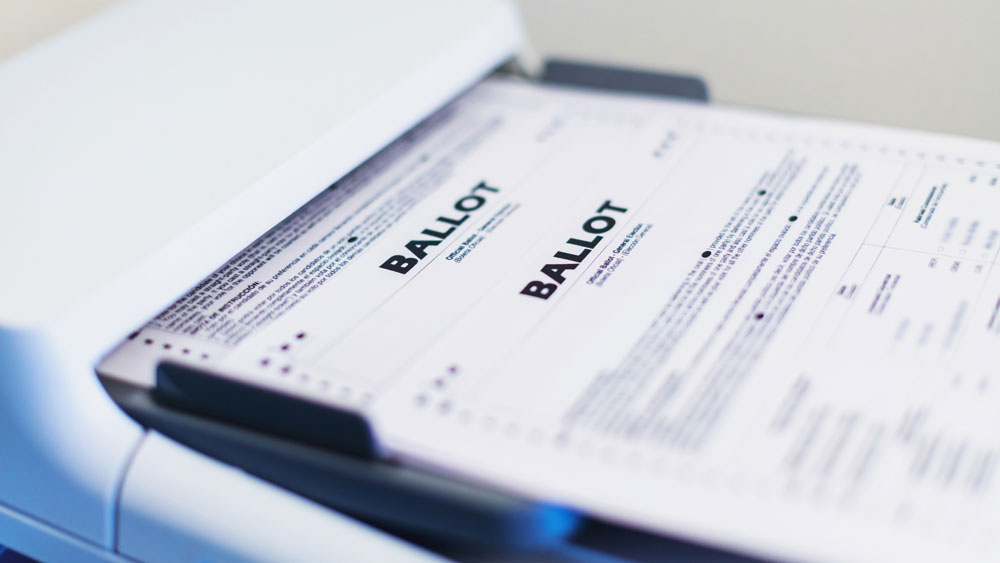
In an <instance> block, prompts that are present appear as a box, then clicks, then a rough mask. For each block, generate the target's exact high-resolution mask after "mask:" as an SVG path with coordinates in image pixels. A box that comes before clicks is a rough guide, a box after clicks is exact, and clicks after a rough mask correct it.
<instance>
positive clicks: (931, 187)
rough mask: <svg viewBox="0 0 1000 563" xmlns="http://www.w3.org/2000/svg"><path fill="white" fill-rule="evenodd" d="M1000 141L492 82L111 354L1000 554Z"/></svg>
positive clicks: (613, 491) (783, 516)
mask: <svg viewBox="0 0 1000 563" xmlns="http://www.w3.org/2000/svg"><path fill="white" fill-rule="evenodd" d="M998 183H1000V145H997V144H994V143H987V142H979V141H972V140H965V139H957V138H953V137H945V136H938V135H930V134H922V133H913V132H905V131H898V130H891V129H884V128H879V127H873V126H864V125H853V124H845V123H839V122H829V121H820V120H812V119H801V118H789V117H783V116H778V115H772V114H765V113H759V112H751V111H744V110H737V109H728V108H719V107H714V106H702V105H696V104H688V103H677V102H670V101H663V100H659V99H651V98H642V97H634V96H625V95H616V94H597V93H587V92H581V91H574V90H570V89H559V88H552V87H545V86H539V85H537V84H527V83H521V82H515V81H512V80H506V79H490V80H488V81H486V82H484V83H482V84H480V85H479V86H478V87H476V88H474V89H473V90H472V91H470V92H468V93H467V94H465V95H463V96H462V97H461V98H459V99H458V100H456V101H455V102H453V103H452V104H451V105H449V106H448V107H446V108H444V109H443V110H441V111H440V112H439V113H437V114H436V115H434V116H432V117H430V118H429V119H428V120H427V121H426V122H424V123H423V124H421V125H420V126H419V127H417V128H416V129H414V130H413V131H411V132H409V133H408V134H407V135H405V136H404V137H402V138H401V139H399V140H398V141H397V142H396V143H394V144H393V145H391V146H390V147H388V148H387V149H385V150H384V151H382V152H381V153H380V154H378V155H377V156H375V157H373V158H372V159H371V160H370V161H369V162H367V163H366V164H364V165H363V166H361V167H360V168H359V169H357V170H356V171H355V172H353V173H352V174H350V175H349V176H347V177H345V178H343V179H341V180H340V181H338V182H337V183H336V184H334V185H333V186H331V187H330V188H329V189H328V190H326V191H325V192H323V193H322V194H320V195H318V196H317V197H316V198H315V199H314V200H313V201H312V202H310V203H309V204H307V205H306V206H304V207H303V208H302V209H300V210H299V211H298V212H297V213H295V214H294V215H292V216H291V217H289V218H288V219H287V220H286V221H284V222H283V223H281V224H280V225H278V226H277V227H275V228H274V229H273V230H272V231H271V232H269V233H267V234H265V235H264V236H262V237H261V238H260V239H259V240H258V241H256V242H255V243H254V244H252V245H251V246H250V247H248V248H247V249H245V250H244V251H242V252H241V253H240V254H238V255H237V256H235V257H234V258H233V259H232V261H230V262H229V263H228V264H226V265H224V266H223V267H222V268H220V269H219V270H218V271H217V272H215V273H213V274H212V275H211V276H209V277H208V278H207V279H206V280H204V281H203V282H202V283H201V284H200V285H198V286H197V287H196V288H194V289H193V290H192V291H191V292H190V293H189V294H188V295H186V296H184V297H183V298H182V299H180V300H179V301H178V302H177V303H175V304H174V305H172V306H171V307H170V308H168V309H167V310H166V311H164V312H163V313H162V314H160V315H159V316H158V317H157V318H156V319H154V320H153V321H151V322H150V323H149V325H148V326H147V327H145V328H143V329H142V330H141V331H139V332H137V333H136V334H134V335H132V336H131V337H130V339H129V340H128V341H126V342H125V343H123V344H122V345H121V347H120V348H119V349H118V350H116V351H115V352H114V353H112V354H111V355H110V356H109V357H108V358H107V359H106V360H105V361H104V362H103V364H102V365H101V367H100V371H101V372H102V373H104V374H106V375H111V376H114V377H118V378H123V379H127V380H130V381H133V382H135V383H139V384H145V385H149V384H152V374H153V366H154V365H155V363H156V362H157V361H158V360H160V359H162V358H170V359H173V360H179V361H187V362H190V363H192V364H194V365H203V366H205V367H210V368H211V369H213V370H215V371H221V372H224V373H227V374H232V376H233V377H239V378H244V379H247V380H249V381H252V382H254V383H255V384H257V385H264V386H267V387H270V388H273V389H274V390H275V391H276V392H287V393H294V394H297V395H300V396H307V397H309V398H311V399H313V400H315V401H320V402H328V403H329V404H333V405H351V406H354V407H360V408H362V409H364V411H365V412H366V413H368V415H369V416H370V417H371V420H372V421H373V423H374V425H375V427H376V430H377V434H378V436H379V438H380V439H381V440H382V442H383V443H384V444H385V446H386V447H387V448H388V449H389V450H390V451H392V452H393V453H394V454H395V455H397V456H398V457H400V458H401V459H403V460H405V461H406V462H408V463H412V464H417V465H421V466H427V467H432V468H434V469H435V470H438V471H444V472H449V473H453V474H455V475H460V476H462V477H463V478H466V479H473V480H477V481H482V482H486V483H490V484H492V485H494V486H498V487H502V488H505V489H509V490H513V491H516V492H519V493H521V494H524V495H528V496H531V497H537V498H544V499H546V500H550V501H555V502H561V503H566V504H568V505H571V506H574V507H577V508H580V509H581V510H584V511H587V512H590V513H593V514H596V515H599V516H601V517H604V518H607V519H610V520H614V521H617V522H621V523H624V524H627V525H632V526H637V527H641V528H644V529H648V530H653V531H659V532H665V533H670V534H675V535H681V536H686V537H691V538H695V539H699V540H701V541H706V542H710V543H714V544H718V545H725V546H729V547H732V548H736V549H741V550H745V551H749V552H754V553H759V554H764V555H771V556H780V557H792V558H803V559H821V560H843V559H847V560H850V559H866V560H871V559H878V560H907V561H910V560H916V559H936V560H943V559H945V558H948V559H953V558H956V557H964V558H971V559H977V558H978V559H983V560H996V559H997V558H998V557H1000V544H998V541H1000V493H998V488H1000V483H998V482H997V470H998V462H1000V433H998V432H997V428H1000V408H998V407H1000V379H998V375H1000V271H997V270H994V268H995V267H996V266H995V265H996V262H997V253H998V248H1000V185H998Z"/></svg>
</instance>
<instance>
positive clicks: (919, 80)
mask: <svg viewBox="0 0 1000 563" xmlns="http://www.w3.org/2000/svg"><path fill="white" fill-rule="evenodd" d="M112 1H113V0H0V58H3V57H5V56H9V55H10V54H12V53H15V52H16V51H18V50H20V49H23V48H24V47H25V46H26V45H29V44H31V43H32V42H34V41H37V40H38V39H39V38H42V37H44V36H45V35H47V34H48V33H51V32H52V31H53V30H57V29H60V28H62V27H64V26H66V25H68V24H70V23H72V22H74V21H76V20H77V19H79V18H80V17H83V16H84V15H86V14H88V13H91V12H93V11H96V10H98V9H100V8H101V7H103V6H106V5H109V4H110V3H111V2H112ZM359 1H363V0H359ZM414 1H416V0H414ZM517 3H518V4H519V5H520V7H521V11H522V13H523V14H524V20H525V25H526V26H527V28H528V33H529V37H530V39H531V41H532V43H533V45H534V47H535V50H536V51H537V52H538V54H539V55H541V56H550V55H560V56H565V57H572V58H578V59H589V60H596V61H603V62H611V63H618V64H626V65H632V66H640V67H647V68H653V69H664V70H675V71H682V72H688V73H694V74H698V75H700V76H702V77H704V78H705V79H706V80H707V81H708V83H709V87H710V89H711V93H712V97H713V99H714V100H715V101H719V102H726V103H734V104H739V105H744V106H753V107H762V108H772V109H778V110H781V111H785V112H794V113H803V114H810V115H823V116H830V117H843V118H848V119H855V120H862V121H870V122H875V123H883V124H889V125H898V126H903V127H913V128H919V129H926V130H931V131H940V132H948V133H956V134H962V135H970V136H974V137H980V138H987V139H994V140H1000V0H958V1H953V2H943V1H940V0H938V1H930V0H868V1H863V0H829V1H826V2H817V1H812V0H761V1H757V2H751V1H738V0H691V1H681V0H517Z"/></svg>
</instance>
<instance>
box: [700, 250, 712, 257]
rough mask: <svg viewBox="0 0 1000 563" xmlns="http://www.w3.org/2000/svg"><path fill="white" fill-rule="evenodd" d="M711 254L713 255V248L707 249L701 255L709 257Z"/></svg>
mask: <svg viewBox="0 0 1000 563" xmlns="http://www.w3.org/2000/svg"><path fill="white" fill-rule="evenodd" d="M711 255H712V251H711V250H706V251H705V252H702V253H701V257H702V258H708V257H709V256H711Z"/></svg>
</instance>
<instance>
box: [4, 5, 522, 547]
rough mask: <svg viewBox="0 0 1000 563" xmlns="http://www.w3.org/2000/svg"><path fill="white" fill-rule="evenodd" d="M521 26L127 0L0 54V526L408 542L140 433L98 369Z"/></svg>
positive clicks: (350, 10)
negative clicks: (293, 529)
mask: <svg viewBox="0 0 1000 563" xmlns="http://www.w3.org/2000/svg"><path fill="white" fill-rule="evenodd" d="M519 43H520V27H519V23H518V19H517V16H516V14H515V13H514V11H513V10H512V9H511V7H510V6H509V5H507V4H506V3H502V2H500V1H494V0H475V1H472V0H428V1H424V2H409V1H407V0H367V1H365V2H346V1H336V2H333V1H324V0H295V1H292V2H268V1H266V0H257V1H252V2H246V1H237V0H217V1H211V2H195V1H167V0H131V1H125V2H122V3H120V4H118V5H116V6H114V7H113V8H111V9H109V10H107V11H106V12H104V13H102V14H100V15H98V16H97V17H95V18H93V19H91V20H89V21H87V22H85V23H83V24H81V25H79V26H77V27H75V28H73V29H71V30H69V31H68V32H65V33H63V34H61V35H59V36H57V37H56V38H54V39H53V40H50V41H48V42H47V43H44V44H42V45H40V46H38V47H36V48H35V49H33V50H30V51H27V52H25V53H23V54H20V55H17V56H15V57H14V58H12V59H10V60H9V61H7V62H5V63H4V64H3V65H0V192H2V194H3V196H2V205H0V245H2V246H0V249H2V255H0V259H2V262H0V264H3V266H2V268H0V544H7V545H10V546H11V547H13V548H14V549H17V550H19V551H22V552H24V553H25V554H27V555H29V556H33V557H36V558H41V559H45V560H69V559H73V560H85V559H117V558H118V555H116V554H122V555H126V556H129V557H135V558H141V559H155V558H157V557H158V556H159V555H158V554H162V557H163V558H165V559H171V560H176V558H178V557H180V558H182V559H194V558H199V557H207V558H212V559H218V558H225V559H228V558H236V559H239V558H267V557H269V556H275V555H277V554H280V553H282V552H280V551H275V550H276V549H278V548H280V546H282V545H289V544H290V543H292V542H299V544H297V545H300V547H301V549H302V550H305V551H291V552H285V553H289V554H290V555H292V556H294V557H295V558H308V557H312V556H315V557H316V558H324V559H336V558H338V557H341V558H356V557H357V556H359V555H360V554H362V553H365V552H366V551H365V550H366V549H371V550H373V551H370V552H369V553H371V554H373V557H374V558H376V559H380V558H383V557H388V556H389V554H390V553H392V554H394V555H397V556H402V554H403V553H406V554H409V555H411V556H413V557H423V555H422V552H418V551H415V550H412V549H411V548H409V547H408V546H406V545H405V544H402V543H401V542H395V540H392V539H391V538H389V537H388V536H384V535H382V534H380V533H378V532H375V531H372V530H370V529H369V528H366V527H364V526H361V525H359V524H356V523H354V522H350V521H347V520H346V519H344V518H343V517H341V516H339V515H337V514H336V513H334V512H332V511H330V510H327V509H322V508H319V507H318V506H316V505H314V504H312V503H309V502H308V501H306V500H304V499H301V498H299V497H296V496H294V495H291V494H290V493H287V492H286V491H284V490H282V489H279V488H277V487H274V486H272V485H269V484H267V483H265V482H263V481H260V480H258V479H255V478H252V477H249V476H247V475H245V474H243V473H241V472H238V471H236V470H233V469H232V468H228V467H226V466H223V465H222V464H220V463H218V462H216V461H214V460H211V459H209V458H207V457H205V456H202V455H201V454H197V453H195V452H193V451H191V450H188V449H187V448H184V447H182V446H180V445H178V444H176V443H174V442H171V441H170V440H168V439H166V438H164V437H162V436H159V435H156V434H147V433H145V432H144V431H143V429H142V428H141V427H139V426H138V425H137V424H135V423H134V422H133V421H132V420H130V419H129V418H128V417H127V416H126V415H124V414H123V413H122V412H121V411H120V410H119V409H118V408H117V407H116V406H115V405H114V404H113V402H112V401H111V400H110V399H109V398H108V396H107V395H106V393H105V392H104V390H103V388H102V387H101V385H100V383H99V381H98V380H97V378H96V376H95V374H94V370H93V367H94V365H95V364H96V362H97V361H98V359H99V358H100V357H101V356H103V355H104V354H105V353H106V352H107V351H108V350H109V349H110V348H111V347H113V346H114V345H115V344H116V343H117V342H118V341H120V339H121V338H122V337H123V336H124V335H126V334H127V333H129V332H130V331H132V330H134V329H136V328H138V327H139V326H141V325H142V324H143V322H144V321H146V320H147V319H149V318H151V317H152V316H153V315H155V314H156V313H157V312H158V311H159V310H161V309H163V308H164V307H165V306H167V305H168V304H169V303H170V302H171V301H172V300H174V299H176V298H177V297H178V296H180V295H182V294H183V292H184V291H186V290H187V289H188V288H190V287H192V286H193V285H194V284H195V283H197V282H198V281H199V280H200V279H202V278H203V277H205V276H206V275H208V274H209V273H211V271H213V270H214V269H215V268H216V267H218V266H219V265H221V264H222V263H223V262H224V261H225V260H226V259H227V258H229V257H230V256H232V255H233V254H235V253H236V252H238V251H239V250H240V249H241V248H243V247H244V246H246V245H247V244H249V243H250V242H252V241H253V240H254V238H256V237H257V236H259V235H260V234H262V233H263V232H265V231H266V230H267V229H268V228H269V227H271V226H273V225H274V224H276V223H277V222H279V221H280V220H281V219H283V218H284V217H286V216H287V215H288V214H290V213H291V212H292V211H294V210H295V209H296V208H297V207H299V206H300V205H302V204H303V203H305V202H306V201H308V200H309V199H310V198H311V197H312V196H313V195H315V194H316V193H318V192H319V191H321V190H322V189H324V188H325V187H326V186H328V185H329V184H330V183H332V182H333V181H334V180H336V179H337V178H338V177H340V176H342V175H343V174H344V173H346V172H348V171H349V170H351V169H352V168H353V167H355V166H356V165H358V164H359V163H360V162H362V161H363V160H364V159H365V158H367V157H368V156H370V155H371V154H373V153H374V152H376V151H377V150H378V149H379V148H380V147H382V146H384V145H385V144H387V143H388V142H390V141H391V140H393V139H394V138H395V137H397V136H398V135H399V134H400V133H402V132H403V131H405V130H406V129H407V128H409V127H410V126H412V125H413V124H415V123H416V122H417V121H419V120H420V119H421V118H423V117H424V116H426V115H428V114H429V113H430V112H431V111H433V110H434V109H435V108H437V107H439V106H441V105H442V104H443V103H445V102H446V101H447V100H449V99H451V98H452V97H454V96H455V95H456V94H457V93H459V92H461V91H462V90H463V89H464V88H467V87H469V86H471V85H472V84H473V83H474V82H475V81H477V80H478V79H479V78H481V77H482V76H483V75H484V74H485V73H487V72H489V71H490V70H491V69H493V68H495V67H496V66H497V65H499V64H500V63H502V62H503V61H504V60H506V59H508V58H510V57H511V56H512V54H513V53H514V52H515V51H516V49H517V48H518V46H519ZM209 493H210V494H209ZM206 495H207V496H206ZM171 500H173V502H170V501H171ZM279 517H280V518H287V519H291V520H292V521H294V522H295V523H296V525H297V526H298V528H297V529H298V530H299V535H295V534H294V533H291V535H289V534H290V532H289V530H288V529H286V528H283V527H282V526H279V525H277V522H278V520H276V519H277V518H279ZM254 522H256V524H254ZM271 524H274V525H273V526H272V525H271ZM321 529H322V530H325V531H326V532H325V533H327V534H329V537H328V538H327V539H326V540H320V539H315V538H314V539H312V540H308V539H307V538H309V537H313V536H314V535H315V534H316V533H317V531H318V530H321ZM307 532H308V533H307ZM341 534H346V535H350V536H351V537H350V538H343V537H342V536H341ZM155 546H160V548H157V547H155ZM338 546H339V547H338ZM161 548H162V549H161ZM168 548H169V549H170V550H171V551H169V552H168V551H164V550H167V549H168ZM295 549H299V547H296V548H295ZM336 549H342V551H339V552H338V551H335V550H336ZM380 549H382V550H389V551H378V550H380ZM392 549H397V550H402V551H396V552H392V551H391V550H392ZM329 550H334V551H329ZM394 558H398V557H394Z"/></svg>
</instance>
